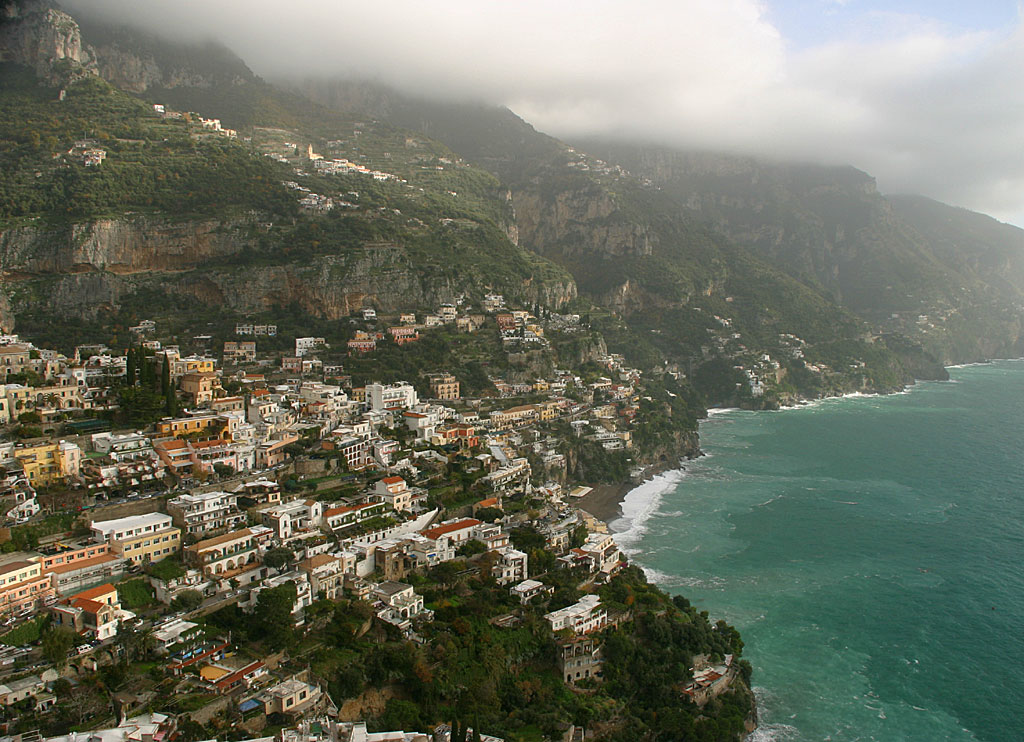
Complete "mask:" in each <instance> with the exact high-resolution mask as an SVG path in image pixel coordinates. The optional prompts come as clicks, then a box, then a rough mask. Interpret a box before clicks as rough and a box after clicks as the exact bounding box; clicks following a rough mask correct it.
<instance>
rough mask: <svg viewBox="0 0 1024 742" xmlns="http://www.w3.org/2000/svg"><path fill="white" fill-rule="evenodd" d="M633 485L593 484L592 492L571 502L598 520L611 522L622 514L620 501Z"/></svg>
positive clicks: (628, 483) (624, 483) (626, 483)
mask: <svg viewBox="0 0 1024 742" xmlns="http://www.w3.org/2000/svg"><path fill="white" fill-rule="evenodd" d="M635 486H636V485H635V484H634V483H633V482H623V483H621V484H598V485H594V489H593V491H592V492H590V493H588V494H587V495H586V496H585V497H581V498H579V499H578V500H573V501H572V504H573V505H575V506H576V507H578V508H579V509H580V510H586V511H587V512H588V513H590V514H591V515H593V516H594V517H595V518H597V519H598V520H603V521H604V522H605V523H611V522H612V521H613V520H615V519H616V518H618V517H620V516H621V515H622V507H621V506H622V501H623V500H624V499H625V498H626V495H627V494H628V493H629V491H630V490H631V489H633V487H635Z"/></svg>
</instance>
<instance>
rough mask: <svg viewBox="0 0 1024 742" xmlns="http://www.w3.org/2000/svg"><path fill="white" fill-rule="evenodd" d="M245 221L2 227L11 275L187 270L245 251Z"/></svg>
mask: <svg viewBox="0 0 1024 742" xmlns="http://www.w3.org/2000/svg"><path fill="white" fill-rule="evenodd" d="M251 226H252V224H251V223H250V222H246V221H245V220H234V221H232V220H228V221H225V220H220V219H208V220H172V219H166V218H163V219H160V218H152V217H141V216H136V217H125V218H122V219H99V220H96V221H92V222H85V223H79V224H70V225H62V226H45V225H44V226H38V227H37V226H22V227H15V228H13V229H7V230H4V231H0V269H2V270H3V271H4V272H5V273H6V274H8V275H11V274H14V275H17V274H36V273H79V272H89V271H108V272H110V273H115V274H125V275H130V274H133V273H141V272H150V271H176V270H186V269H189V268H192V267H194V266H196V265H197V264H199V263H202V262H203V261H206V260H210V259H213V258H218V257H223V256H226V255H230V254H232V253H235V252H237V251H238V250H239V248H240V244H241V243H242V241H243V238H242V233H244V231H245V230H246V229H247V228H248V227H251Z"/></svg>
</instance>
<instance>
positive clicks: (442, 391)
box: [428, 374, 459, 399]
mask: <svg viewBox="0 0 1024 742" xmlns="http://www.w3.org/2000/svg"><path fill="white" fill-rule="evenodd" d="M428 379H429V381H430V396H431V397H433V398H434V399H458V398H459V381H458V379H456V378H455V377H454V376H452V375H451V374H431V375H430V376H429V377H428Z"/></svg>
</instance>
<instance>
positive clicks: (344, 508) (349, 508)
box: [324, 502, 380, 518]
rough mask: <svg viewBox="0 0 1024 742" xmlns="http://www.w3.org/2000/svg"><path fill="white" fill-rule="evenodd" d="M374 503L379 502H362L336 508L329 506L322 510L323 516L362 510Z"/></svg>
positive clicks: (377, 503)
mask: <svg viewBox="0 0 1024 742" xmlns="http://www.w3.org/2000/svg"><path fill="white" fill-rule="evenodd" d="M374 505H380V503H379V502H364V503H363V504H362V505H343V506H341V507H337V508H330V509H328V510H325V511H324V517H325V518H327V517H330V516H332V515H341V514H342V513H351V512H352V511H354V510H363V509H365V508H369V507H373V506H374Z"/></svg>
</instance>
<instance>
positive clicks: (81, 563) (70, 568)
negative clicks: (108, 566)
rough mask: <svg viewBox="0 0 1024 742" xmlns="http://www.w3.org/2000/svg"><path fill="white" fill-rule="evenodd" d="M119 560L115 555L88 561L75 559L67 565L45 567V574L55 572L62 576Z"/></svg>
mask: <svg viewBox="0 0 1024 742" xmlns="http://www.w3.org/2000/svg"><path fill="white" fill-rule="evenodd" d="M118 559H120V557H119V556H117V555H116V554H100V555H98V556H94V557H89V558H88V559H75V560H74V561H71V562H68V563H67V564H55V565H54V566H52V567H47V569H46V571H47V572H56V573H57V574H64V573H65V572H74V571H75V570H78V569H87V568H89V567H95V566H96V565H97V564H105V563H107V562H116V561H117V560H118Z"/></svg>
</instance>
